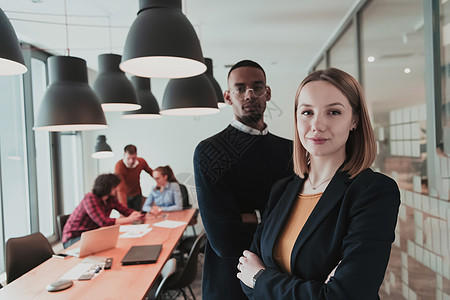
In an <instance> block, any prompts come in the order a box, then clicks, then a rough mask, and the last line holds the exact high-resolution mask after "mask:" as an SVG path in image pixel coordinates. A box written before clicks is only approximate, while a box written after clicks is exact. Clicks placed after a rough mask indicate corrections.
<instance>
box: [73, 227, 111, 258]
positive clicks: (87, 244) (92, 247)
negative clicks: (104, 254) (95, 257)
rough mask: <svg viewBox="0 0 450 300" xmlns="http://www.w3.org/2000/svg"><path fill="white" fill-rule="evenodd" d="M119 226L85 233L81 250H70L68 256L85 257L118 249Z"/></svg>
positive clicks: (81, 241) (82, 235) (82, 237)
mask: <svg viewBox="0 0 450 300" xmlns="http://www.w3.org/2000/svg"><path fill="white" fill-rule="evenodd" d="M119 227H120V226H119V225H114V226H105V227H100V228H98V229H93V230H89V231H85V232H83V233H82V234H81V239H80V248H74V249H69V250H67V251H66V253H67V254H70V255H72V256H77V257H84V256H87V255H90V254H93V253H96V252H100V251H103V250H107V249H111V248H114V247H116V244H117V239H118V238H119Z"/></svg>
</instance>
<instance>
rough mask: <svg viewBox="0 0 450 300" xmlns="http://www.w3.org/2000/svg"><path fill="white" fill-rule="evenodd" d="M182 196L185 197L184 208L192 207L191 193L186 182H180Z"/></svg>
mask: <svg viewBox="0 0 450 300" xmlns="http://www.w3.org/2000/svg"><path fill="white" fill-rule="evenodd" d="M179 185H180V192H181V198H182V199H183V209H187V208H191V207H192V205H191V204H190V203H189V193H188V191H187V188H186V186H185V185H184V184H182V183H180V184H179Z"/></svg>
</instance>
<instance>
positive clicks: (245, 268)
mask: <svg viewBox="0 0 450 300" xmlns="http://www.w3.org/2000/svg"><path fill="white" fill-rule="evenodd" d="M265 268H266V266H264V264H263V262H262V261H261V259H260V258H259V257H258V255H256V254H255V253H253V252H250V251H248V250H245V251H244V253H243V256H241V257H240V258H239V264H238V265H237V269H238V270H239V272H238V273H237V275H236V276H237V278H239V279H240V280H241V281H242V282H243V283H244V284H245V285H246V286H248V287H249V288H253V276H255V275H256V273H258V271H259V270H261V269H265Z"/></svg>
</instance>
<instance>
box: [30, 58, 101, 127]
mask: <svg viewBox="0 0 450 300" xmlns="http://www.w3.org/2000/svg"><path fill="white" fill-rule="evenodd" d="M48 73H49V81H50V85H49V86H48V88H47V90H46V92H45V94H44V99H43V100H42V104H41V107H40V108H39V113H38V117H37V121H36V123H35V127H34V128H33V129H34V130H46V131H78V130H93V129H104V128H106V127H107V125H106V119H105V114H104V113H103V110H102V107H101V106H100V102H99V100H98V98H97V95H96V94H95V93H94V91H93V90H92V89H91V88H90V86H89V84H88V76H87V68H86V61H85V60H84V59H81V58H78V57H73V56H51V57H49V59H48Z"/></svg>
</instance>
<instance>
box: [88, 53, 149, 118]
mask: <svg viewBox="0 0 450 300" xmlns="http://www.w3.org/2000/svg"><path fill="white" fill-rule="evenodd" d="M120 60H121V56H120V55H117V54H101V55H99V56H98V70H99V74H98V76H97V79H96V80H95V81H94V86H93V88H94V91H95V92H96V93H97V95H98V97H99V99H100V103H101V104H102V108H103V110H104V111H130V110H137V109H139V108H141V106H140V105H139V104H138V102H137V98H136V92H135V91H134V89H133V85H132V84H131V82H130V81H129V80H128V78H127V76H126V75H125V73H124V72H122V71H121V70H120V68H119V64H120Z"/></svg>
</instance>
